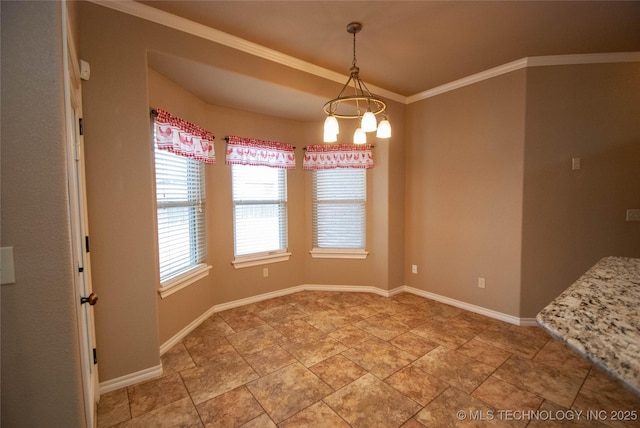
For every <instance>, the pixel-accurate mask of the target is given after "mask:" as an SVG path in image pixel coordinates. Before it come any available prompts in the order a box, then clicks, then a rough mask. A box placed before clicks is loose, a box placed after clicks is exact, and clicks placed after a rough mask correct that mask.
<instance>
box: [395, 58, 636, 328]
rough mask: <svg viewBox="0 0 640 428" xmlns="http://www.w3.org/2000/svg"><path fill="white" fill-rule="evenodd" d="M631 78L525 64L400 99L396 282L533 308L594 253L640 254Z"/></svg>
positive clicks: (517, 309) (529, 314)
mask: <svg viewBox="0 0 640 428" xmlns="http://www.w3.org/2000/svg"><path fill="white" fill-rule="evenodd" d="M639 77H640V65H638V64H637V63H628V64H627V63H623V64H597V65H573V66H555V67H532V68H529V69H527V70H521V71H517V72H512V73H509V74H506V75H503V76H500V77H496V78H493V79H490V80H487V81H484V82H481V83H478V84H474V85H471V86H468V87H465V88H462V89H458V90H455V91H452V92H449V93H446V94H443V95H439V96H436V97H433V98H429V99H427V100H424V101H421V102H418V103H415V104H413V105H411V106H409V109H408V112H409V113H408V116H407V132H408V135H409V137H408V142H407V151H406V162H407V172H406V177H407V195H406V211H407V215H406V218H407V222H406V263H407V266H406V270H405V278H406V281H405V282H406V283H407V284H408V285H411V286H414V287H417V288H419V289H422V290H426V291H430V292H433V293H436V294H439V295H442V296H445V297H449V298H453V299H457V300H460V301H463V302H466V303H471V304H474V305H477V306H481V307H483V308H488V309H492V310H496V311H499V312H502V313H505V314H509V315H513V316H516V317H519V318H533V317H535V315H536V314H537V313H538V312H539V311H540V310H541V309H542V308H543V307H544V306H545V305H547V304H548V303H549V302H550V301H551V300H553V299H554V298H555V297H557V296H558V295H559V294H560V293H561V292H562V291H563V290H564V289H566V288H567V287H568V286H569V285H571V284H572V283H573V282H574V281H575V280H576V279H577V278H578V277H579V276H580V275H581V274H582V273H584V272H585V271H586V270H587V269H589V267H591V266H592V265H593V264H595V263H596V261H597V260H599V259H600V258H602V257H604V256H608V255H617V256H629V257H638V256H639V255H640V224H638V223H632V222H625V221H624V217H625V210H626V209H627V208H635V207H638V206H640V199H639V198H640V192H639V191H638V188H639V187H638V186H639V185H640V176H639V175H638V172H639V171H640V170H639V169H638V165H639V161H640V122H639V121H638V117H637V106H638V105H640V79H639ZM573 157H580V158H581V159H582V169H581V170H579V171H572V170H571V158H573ZM411 264H417V265H418V274H417V275H413V274H411V273H410V270H409V267H410V265H411ZM477 277H485V278H486V288H485V289H484V290H482V289H479V288H477Z"/></svg>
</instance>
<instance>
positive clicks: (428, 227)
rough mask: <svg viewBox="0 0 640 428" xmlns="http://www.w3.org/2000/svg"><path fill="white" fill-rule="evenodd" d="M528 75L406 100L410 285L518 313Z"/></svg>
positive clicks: (508, 76)
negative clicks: (414, 269) (479, 284)
mask: <svg viewBox="0 0 640 428" xmlns="http://www.w3.org/2000/svg"><path fill="white" fill-rule="evenodd" d="M525 82H526V71H525V70H521V71H517V72H513V73H509V74H506V75H503V76H499V77H496V78H493V79H490V80H485V81H483V82H480V83H476V84H474V85H471V86H467V87H464V88H461V89H458V90H455V91H451V92H447V93H445V94H442V95H438V96H435V97H432V98H428V99H426V100H423V101H420V102H417V103H415V104H412V105H410V106H409V107H408V112H409V113H408V115H407V139H408V142H407V151H406V165H407V169H406V181H407V191H406V219H407V220H406V225H405V231H406V232H405V233H406V251H405V258H406V265H407V267H409V266H410V265H411V264H415V265H417V266H418V273H417V275H416V274H412V273H411V272H410V270H407V271H405V272H406V273H405V280H406V283H407V285H410V286H413V287H416V288H419V289H423V290H426V291H429V292H432V293H436V294H439V295H442V296H446V297H449V298H453V299H457V300H460V301H463V302H467V303H471V304H474V305H478V306H481V307H484V308H488V309H492V310H495V311H498V312H502V313H505V314H509V315H513V316H518V314H519V299H520V288H519V285H520V248H521V237H520V234H521V222H522V174H523V152H524V105H525V104H524V103H525V98H524V95H525ZM478 277H484V278H485V279H486V288H485V289H480V288H478V287H477V278H478Z"/></svg>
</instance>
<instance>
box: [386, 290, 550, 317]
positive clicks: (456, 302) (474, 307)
mask: <svg viewBox="0 0 640 428" xmlns="http://www.w3.org/2000/svg"><path fill="white" fill-rule="evenodd" d="M396 290H398V291H396ZM403 291H404V292H407V293H411V294H415V295H417V296H420V297H425V298H427V299H431V300H435V301H436V302H440V303H446V304H447V305H451V306H455V307H456V308H461V309H465V310H467V311H470V312H475V313H476V314H480V315H484V316H487V317H489V318H494V319H497V320H500V321H505V322H508V323H509V324H515V325H520V326H525V327H527V326H528V327H531V326H536V325H538V323H537V322H536V319H535V318H518V317H516V316H513V315H509V314H504V313H502V312H498V311H494V310H492V309H487V308H484V307H482V306H477V305H473V304H471V303H467V302H463V301H460V300H456V299H452V298H450V297H446V296H441V295H440V294H435V293H431V292H429V291H424V290H420V289H419V288H414V287H409V286H407V285H403V286H402V287H398V288H395V289H394V290H392V292H393V293H394V294H397V293H401V292H403Z"/></svg>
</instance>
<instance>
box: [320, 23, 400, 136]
mask: <svg viewBox="0 0 640 428" xmlns="http://www.w3.org/2000/svg"><path fill="white" fill-rule="evenodd" d="M361 29H362V24H360V23H359V22H352V23H350V24H348V25H347V32H348V33H350V34H353V62H352V63H351V69H349V80H347V83H345V84H344V86H343V87H342V90H341V91H340V93H339V94H338V97H337V98H334V99H332V100H330V101H327V102H326V103H325V105H324V107H323V110H324V112H325V114H326V115H327V118H326V119H325V121H324V142H325V143H334V142H336V141H337V140H338V133H339V132H340V129H339V125H338V118H340V119H359V120H360V127H358V128H357V129H356V131H355V133H354V134H353V143H354V144H366V142H367V134H366V133H367V132H373V131H377V132H376V137H378V138H389V137H391V125H390V124H389V121H388V120H387V116H386V114H384V112H385V110H386V109H387V104H386V103H385V102H384V101H383V100H382V98H380V97H377V96H375V95H373V94H372V93H371V91H369V89H368V88H367V85H365V84H364V82H363V81H362V79H360V68H358V67H357V66H356V33H358V32H360V30H361ZM350 85H351V86H350ZM351 89H353V92H352V90H351ZM350 94H352V95H350ZM380 114H383V119H382V120H381V121H380V123H377V119H376V116H378V115H380Z"/></svg>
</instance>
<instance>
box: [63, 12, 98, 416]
mask: <svg viewBox="0 0 640 428" xmlns="http://www.w3.org/2000/svg"><path fill="white" fill-rule="evenodd" d="M61 5H62V27H63V28H62V33H63V44H64V46H63V60H64V87H65V95H64V97H65V114H66V124H67V126H66V129H67V132H66V134H67V135H66V145H67V181H68V190H69V220H70V235H71V239H72V253H73V267H72V269H73V272H74V275H73V287H74V290H75V293H74V295H75V297H76V315H77V323H78V342H79V345H80V349H79V352H80V363H81V367H80V369H81V373H82V390H83V398H84V410H85V421H86V426H87V427H91V428H94V427H96V426H97V403H98V400H99V399H100V392H99V388H98V382H99V381H98V365H97V363H96V360H95V349H96V340H95V323H94V317H93V306H90V305H88V304H81V302H80V298H81V297H87V296H89V294H90V293H91V291H92V286H91V263H90V254H89V251H88V250H89V248H87V247H88V236H89V233H88V230H89V227H88V221H87V219H88V214H87V198H86V186H85V183H86V181H85V174H84V141H83V136H82V133H81V130H80V123H79V119H80V118H82V86H81V81H82V80H81V78H80V66H79V64H80V61H79V58H78V55H77V50H76V47H75V43H74V39H73V32H72V29H71V25H70V22H69V17H68V12H67V4H66V1H62V2H61Z"/></svg>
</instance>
